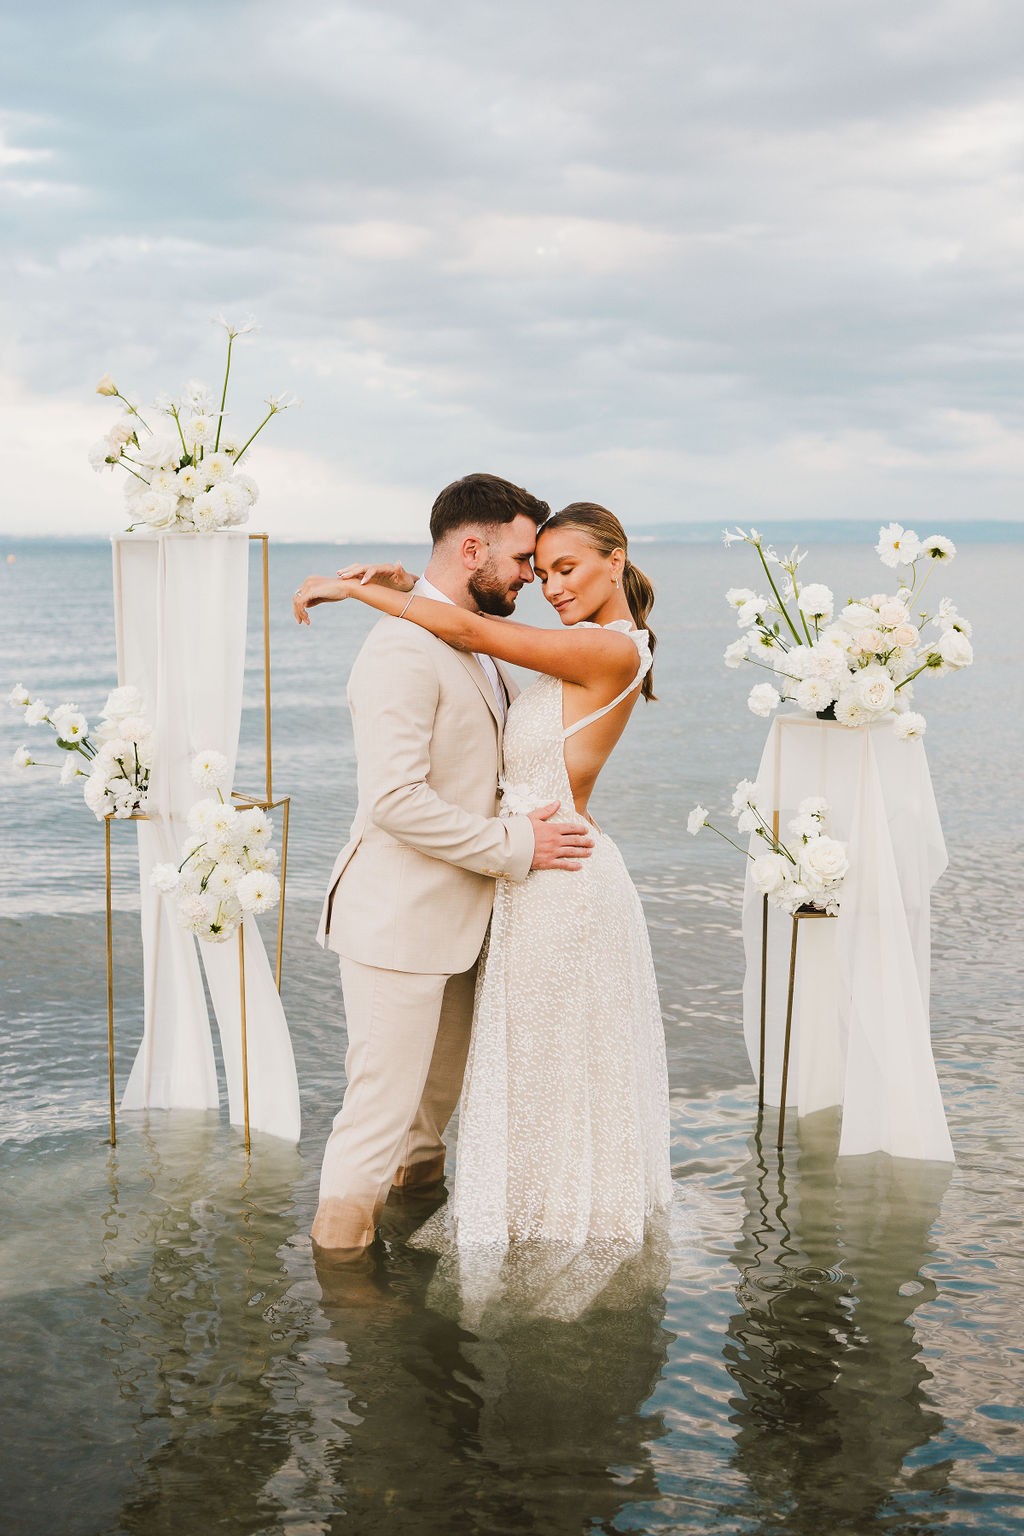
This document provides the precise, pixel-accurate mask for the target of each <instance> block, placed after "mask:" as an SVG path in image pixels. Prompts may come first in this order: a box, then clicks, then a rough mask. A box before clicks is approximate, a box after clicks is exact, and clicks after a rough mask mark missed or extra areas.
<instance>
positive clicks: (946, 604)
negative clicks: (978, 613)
mask: <svg viewBox="0 0 1024 1536" xmlns="http://www.w3.org/2000/svg"><path fill="white" fill-rule="evenodd" d="M935 622H936V623H937V624H938V626H939V628H940V629H958V630H959V631H960V633H961V634H962V635H966V636H967V637H968V639H970V637H971V635H972V633H973V629H972V627H971V623H970V620H968V619H964V618H961V616H960V614H958V613H957V611H956V607H955V605H954V603H953V602H952V600H951V599H950V598H948V597H944V598H943V599H942V601H941V603H940V604H939V611H938V613H937V614H936V615H935Z"/></svg>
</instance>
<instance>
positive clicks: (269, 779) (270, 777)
mask: <svg viewBox="0 0 1024 1536" xmlns="http://www.w3.org/2000/svg"><path fill="white" fill-rule="evenodd" d="M249 542H250V543H251V544H252V543H257V542H258V543H261V544H262V546H263V550H262V567H263V720H264V766H265V773H264V793H263V795H262V796H260V795H247V794H243V793H241V792H240V791H237V790H234V791H232V795H231V798H232V800H235V801H237V802H238V803H239V805H240V806H241V807H243V808H244V809H247V810H254V809H258V810H261V811H273V810H277V809H278V808H279V807H280V808H281V866H280V881H281V896H280V902H279V904H278V909H277V954H276V959H275V966H274V983H275V985H276V987H277V990H278V992H280V990H281V965H282V958H283V954H284V894H285V880H286V877H287V873H288V819H289V815H290V812H291V796H290V795H282V796H280V797H279V798H278V799H276V800H275V799H274V772H273V747H272V731H271V712H270V535H269V534H266V533H250V535H249ZM114 820H121V821H149V820H150V817H148V816H145V815H142V814H140V813H138V812H137V813H136V814H135V815H134V816H126V817H119V818H115V817H114V816H113V815H109V816H106V817H104V818H103V832H104V851H105V860H106V897H107V900H106V913H107V1076H108V1081H109V1087H110V1145H111V1146H112V1147H116V1146H117V1114H116V1093H115V1084H114V909H113V887H112V878H111V858H110V825H111V822H113V821H114ZM238 993H239V1007H240V1027H241V1054H242V1105H243V1115H244V1132H245V1150H246V1153H247V1154H248V1153H249V1152H250V1151H251V1138H250V1134H249V1051H248V1039H247V1032H246V1018H245V923H244V919H243V921H242V922H241V923H240V924H239V926H238Z"/></svg>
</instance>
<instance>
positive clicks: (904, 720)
mask: <svg viewBox="0 0 1024 1536" xmlns="http://www.w3.org/2000/svg"><path fill="white" fill-rule="evenodd" d="M927 726H928V722H927V721H926V720H925V718H924V715H918V714H915V712H914V711H913V710H912V709H908V710H907V712H906V714H905V715H897V717H896V720H895V723H894V724H893V728H892V729H893V735H894V736H895V737H896V740H897V741H916V740H917V739H918V737H920V736H923V735H924V733H925V731H926V729H927Z"/></svg>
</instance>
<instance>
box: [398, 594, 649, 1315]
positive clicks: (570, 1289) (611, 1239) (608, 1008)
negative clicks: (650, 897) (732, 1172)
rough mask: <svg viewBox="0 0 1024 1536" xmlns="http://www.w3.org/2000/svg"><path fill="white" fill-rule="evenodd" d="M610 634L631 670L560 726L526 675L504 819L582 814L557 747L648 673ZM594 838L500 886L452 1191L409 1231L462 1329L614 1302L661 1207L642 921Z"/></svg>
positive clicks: (511, 745)
mask: <svg viewBox="0 0 1024 1536" xmlns="http://www.w3.org/2000/svg"><path fill="white" fill-rule="evenodd" d="M609 627H610V628H615V629H621V630H622V631H623V632H625V633H628V634H629V635H630V638H631V639H632V640H633V641H634V642H635V644H636V646H637V651H638V655H639V666H638V670H637V674H636V676H635V678H634V679H633V681H632V683H631V684H630V685H629V687H628V688H626V689H625V690H624V691H623V693H622V694H621V695H620V696H619V698H618V699H616V700H614V701H613V702H612V703H611V704H609V705H607V706H606V708H605V709H602V710H599V711H597V712H596V713H595V714H593V715H588V716H587V717H586V718H585V719H584V720H580V721H578V722H577V723H576V724H575V725H573V726H570V727H569V728H568V729H565V728H564V727H563V724H562V685H561V683H560V681H559V680H558V679H557V678H552V677H540V678H538V679H537V681H536V682H534V683H533V684H531V686H530V687H528V688H526V689H525V690H524V691H523V692H522V693H521V694H519V696H518V697H517V698H516V699H515V700H513V702H512V705H511V707H510V709H509V714H508V721H507V724H506V727H505V736H504V760H505V776H504V778H503V780H502V792H503V803H502V812H503V814H517V813H524V812H528V811H532V810H535V809H536V808H538V807H539V806H542V805H546V804H549V803H550V802H551V801H553V800H557V801H559V802H560V809H559V811H557V812H556V814H555V817H554V818H553V819H554V820H555V821H578V819H579V818H578V813H577V812H576V810H575V807H574V805H573V797H572V790H571V788H570V784H569V779H568V774H567V772H566V767H565V758H564V751H563V747H564V742H565V740H566V739H567V737H569V736H570V735H572V734H574V733H575V732H577V731H579V730H583V729H585V728H586V726H588V725H589V724H591V723H592V722H593V721H594V720H595V719H597V718H599V717H600V716H601V715H603V714H605V713H607V712H608V710H611V709H614V707H615V705H616V704H618V703H620V702H621V700H622V699H623V698H626V697H627V696H628V695H629V694H630V693H632V692H633V690H634V689H636V688H639V686H640V684H641V682H642V681H643V678H644V677H645V676H646V674H647V672H648V670H649V668H650V665H651V655H650V648H649V644H648V639H647V633H646V631H645V630H634V629H632V628H631V627H630V626H629V625H628V623H627V622H626V621H618V622H616V623H615V624H613V625H610V626H609ZM594 839H595V843H594V848H593V850H592V853H591V856H590V857H589V858H588V859H586V860H584V863H583V867H582V869H581V870H580V871H579V872H578V873H577V872H568V873H567V872H564V871H561V870H535V871H533V872H532V873H531V874H530V875H529V876H528V878H527V879H526V880H525V881H521V882H515V881H511V880H504V879H502V880H499V881H498V882H497V890H496V893H495V900H494V914H493V917H492V920H491V928H490V933H489V937H488V942H487V947H486V949H485V953H484V958H483V961H482V965H481V973H480V979H479V981H478V984H477V997H476V1010H475V1015H474V1022H473V1040H472V1045H471V1048H470V1056H469V1063H468V1066H467V1071H466V1083H465V1088H464V1090H463V1098H462V1108H461V1111H460V1118H459V1136H458V1152H457V1166H456V1174H455V1186H454V1191H453V1193H452V1196H451V1199H450V1200H449V1202H448V1204H447V1205H446V1206H445V1207H443V1208H442V1209H441V1210H440V1211H438V1212H437V1213H436V1214H435V1215H434V1216H433V1217H432V1218H431V1219H430V1220H429V1221H428V1222H427V1223H426V1225H425V1226H424V1227H421V1228H420V1229H419V1231H418V1232H417V1233H415V1234H414V1236H413V1239H412V1241H413V1244H414V1245H415V1246H417V1247H421V1248H429V1249H433V1250H435V1251H437V1252H439V1253H440V1254H441V1256H442V1262H441V1264H440V1265H439V1267H438V1274H437V1277H436V1281H437V1284H438V1285H440V1286H441V1287H442V1288H445V1287H447V1288H449V1289H450V1290H451V1291H452V1292H453V1293H454V1294H455V1295H457V1297H458V1300H459V1310H460V1312H461V1314H462V1316H463V1318H464V1319H465V1320H466V1321H467V1322H468V1323H469V1324H470V1325H471V1326H478V1325H479V1323H480V1321H481V1319H482V1317H483V1314H484V1312H485V1310H486V1309H487V1308H488V1307H491V1306H492V1305H495V1306H498V1307H499V1308H501V1307H504V1308H505V1309H506V1310H507V1309H508V1308H512V1309H513V1310H515V1311H519V1312H521V1311H522V1310H524V1309H525V1310H527V1311H529V1312H534V1313H537V1314H540V1315H547V1316H561V1317H574V1316H578V1315H579V1313H580V1312H582V1311H583V1310H584V1308H585V1307H586V1306H588V1305H589V1304H590V1303H591V1302H592V1301H594V1300H595V1299H596V1298H598V1297H599V1298H600V1300H601V1303H602V1304H606V1303H607V1304H617V1303H616V1298H617V1297H618V1298H619V1303H621V1294H622V1291H623V1287H625V1288H626V1289H627V1290H632V1289H633V1286H632V1284H631V1283H630V1275H632V1276H633V1279H634V1281H635V1280H637V1279H638V1278H639V1276H638V1275H637V1273H636V1271H637V1260H638V1258H640V1257H641V1255H642V1250H643V1248H644V1244H645V1237H647V1238H650V1236H651V1232H652V1228H654V1227H656V1226H657V1225H658V1222H657V1218H658V1215H659V1213H662V1212H664V1211H666V1210H667V1208H668V1207H669V1205H670V1203H671V1200H672V1181H671V1171H670V1164H669V1107H668V1104H669V1101H668V1075H667V1068H666V1060H665V1038H664V1030H663V1024H662V1017H661V1009H660V1005H659V1002H658V992H657V985H656V982H655V976H654V965H653V962H652V959H651V949H650V941H649V939H648V934H647V927H646V924H645V921H644V916H643V911H642V909H641V906H640V899H639V897H638V895H637V892H636V889H635V887H634V886H633V883H632V881H631V880H630V878H629V875H628V873H627V871H626V868H625V865H624V863H623V861H622V856H621V855H620V853H619V850H618V848H617V847H616V846H615V844H614V843H613V842H612V841H611V839H610V838H609V837H607V836H605V835H604V834H603V833H602V832H600V831H599V830H598V829H597V828H596V827H595V828H594ZM647 1246H648V1248H649V1247H650V1243H648V1245H647ZM641 1283H644V1282H641ZM435 1299H436V1297H435Z"/></svg>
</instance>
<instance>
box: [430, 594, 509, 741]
mask: <svg viewBox="0 0 1024 1536" xmlns="http://www.w3.org/2000/svg"><path fill="white" fill-rule="evenodd" d="M412 590H413V593H414V594H415V596H417V597H429V598H432V599H433V601H434V602H435V603H450V604H451V606H452V607H453V608H454V607H455V606H456V605H455V604H454V603H453V602H452V600H451V598H450V597H449V596H448V595H447V593H445V592H442V591H440V590H439V588H437V587H435V586H434V584H433V582H432V581H428V580H427V578H426V577H425V576H420V577H419V578H418V580H417V582H416V585H415V586H414V587H413V589H412ZM473 655H474V656H475V657H476V659H477V661H478V662H479V663H480V665H481V666H482V667H483V669H484V671H485V672H486V674H487V681H488V682H489V683H490V685H491V691H492V693H493V694H494V697H495V699H496V700H497V703H498V710H499V712H500V714H501V718H502V720H504V718H505V716H506V715H507V714H508V700H507V698H506V697H505V689H504V688H503V686H502V682H501V678H500V677H499V676H498V668H497V667H496V665H495V662H494V657H493V656H485V655H483V654H482V653H481V652H480V651H474V652H473Z"/></svg>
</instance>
